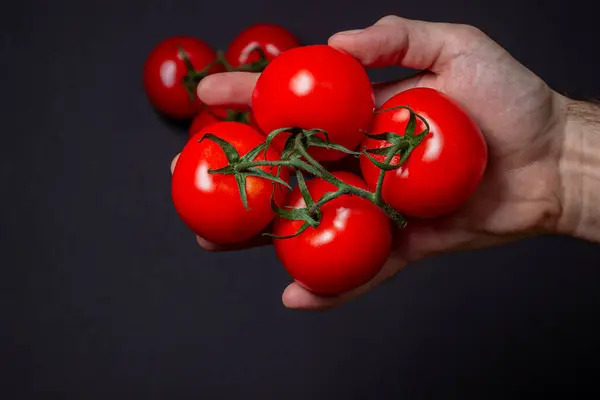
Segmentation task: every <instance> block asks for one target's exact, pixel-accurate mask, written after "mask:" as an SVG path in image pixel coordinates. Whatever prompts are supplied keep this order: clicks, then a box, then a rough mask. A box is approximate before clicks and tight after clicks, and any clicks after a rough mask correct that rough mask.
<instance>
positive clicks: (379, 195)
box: [375, 143, 401, 202]
mask: <svg viewBox="0 0 600 400" xmlns="http://www.w3.org/2000/svg"><path fill="white" fill-rule="evenodd" d="M400 147H401V143H398V144H397V145H395V146H394V147H393V148H392V150H391V151H390V154H388V156H387V157H386V158H385V161H384V162H385V163H386V164H389V163H391V162H392V159H393V158H394V156H395V155H396V152H397V151H398V150H399V149H400ZM386 172H387V171H384V170H380V171H379V177H378V178H377V186H376V187H375V200H376V201H377V202H382V201H383V181H384V179H385V174H386Z"/></svg>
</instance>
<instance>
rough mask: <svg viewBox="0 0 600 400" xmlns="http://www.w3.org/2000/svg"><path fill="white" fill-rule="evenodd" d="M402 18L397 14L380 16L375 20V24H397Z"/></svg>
mask: <svg viewBox="0 0 600 400" xmlns="http://www.w3.org/2000/svg"><path fill="white" fill-rule="evenodd" d="M401 19H402V18H400V17H399V16H397V15H391V14H390V15H386V16H385V17H383V18H380V19H379V20H378V21H377V22H375V25H386V24H396V23H398V22H400V20H401Z"/></svg>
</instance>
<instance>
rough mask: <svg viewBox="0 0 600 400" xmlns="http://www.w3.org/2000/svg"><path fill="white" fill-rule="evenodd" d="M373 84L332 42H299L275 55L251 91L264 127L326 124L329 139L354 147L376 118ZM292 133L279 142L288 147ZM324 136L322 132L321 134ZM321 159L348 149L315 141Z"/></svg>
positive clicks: (337, 157)
mask: <svg viewBox="0 0 600 400" xmlns="http://www.w3.org/2000/svg"><path fill="white" fill-rule="evenodd" d="M374 104H375V103H374V97H373V89H372V86H371V82H370V80H369V76H368V75H367V73H366V71H365V70H364V68H363V67H362V65H361V64H360V63H359V62H358V61H357V60H356V59H355V58H353V57H352V56H351V55H349V54H348V53H345V52H343V51H341V50H337V49H335V48H333V47H330V46H327V45H312V46H302V47H296V48H293V49H290V50H288V51H286V52H285V53H283V54H281V55H280V56H279V57H277V58H275V59H274V60H273V61H271V63H270V64H269V65H268V66H267V67H266V68H265V70H264V71H263V73H262V74H261V75H260V77H259V78H258V81H257V83H256V86H255V88H254V91H253V94H252V109H253V111H254V117H255V119H256V122H257V123H258V126H260V128H261V130H262V131H263V132H264V133H265V134H268V133H269V132H271V131H273V130H275V129H279V128H285V127H299V128H303V129H315V128H318V129H323V130H325V131H327V132H328V133H329V139H330V141H331V142H333V143H338V144H341V145H343V146H345V147H346V148H349V149H355V148H356V147H357V146H358V145H359V143H360V142H361V140H362V139H363V137H364V135H363V134H362V133H361V130H368V129H369V128H370V125H371V121H372V119H373V108H374ZM287 136H288V135H279V136H278V137H277V138H278V139H277V140H276V141H275V142H274V144H275V145H276V146H278V147H279V148H283V144H284V143H285V138H286V137H287ZM319 136H320V137H321V138H323V139H324V136H323V135H322V134H319ZM309 150H310V154H311V155H312V156H313V157H315V158H316V159H317V160H319V161H334V160H340V159H341V158H343V157H344V156H345V154H344V153H342V152H340V151H336V150H328V149H323V148H316V147H311V148H310V149H309Z"/></svg>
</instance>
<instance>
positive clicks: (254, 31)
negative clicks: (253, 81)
mask: <svg viewBox="0 0 600 400" xmlns="http://www.w3.org/2000/svg"><path fill="white" fill-rule="evenodd" d="M298 46H300V43H299V42H298V39H296V37H295V36H294V35H293V34H292V33H291V32H290V31H288V30H287V29H285V28H284V27H282V26H280V25H276V24H254V25H251V26H249V27H248V28H246V29H244V30H243V31H242V32H240V33H239V34H238V35H237V36H236V37H235V38H234V39H233V41H232V42H231V43H230V44H229V47H228V48H227V51H226V52H225V59H226V60H227V62H228V63H229V65H231V66H232V67H239V66H240V65H243V64H249V63H252V62H255V61H258V60H259V53H257V52H256V51H254V50H255V49H257V48H260V49H261V50H262V51H263V53H264V54H265V57H266V59H267V60H268V61H271V60H273V59H274V58H275V57H277V56H278V55H279V54H281V53H282V52H284V51H286V50H289V49H291V48H294V47H298Z"/></svg>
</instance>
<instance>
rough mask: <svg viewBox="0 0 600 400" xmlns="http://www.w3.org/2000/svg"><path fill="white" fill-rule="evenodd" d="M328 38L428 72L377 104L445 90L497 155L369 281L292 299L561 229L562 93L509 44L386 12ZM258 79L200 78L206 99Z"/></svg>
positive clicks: (401, 241) (380, 88) (380, 96)
mask: <svg viewBox="0 0 600 400" xmlns="http://www.w3.org/2000/svg"><path fill="white" fill-rule="evenodd" d="M329 45H331V46H334V47H337V48H339V49H342V50H345V51H347V52H349V53H350V54H352V55H353V56H355V57H356V58H357V59H358V60H359V61H360V62H361V63H362V64H363V65H364V66H365V67H385V66H392V65H401V66H404V67H408V68H413V69H417V70H424V71H425V72H420V73H418V74H417V75H415V76H413V77H411V78H408V79H404V80H400V81H396V82H386V83H381V84H376V85H374V86H375V92H376V102H377V106H380V105H381V104H382V103H383V102H385V101H386V100H387V99H389V98H390V97H392V96H393V95H394V94H396V93H398V92H400V91H403V90H406V89H408V88H411V87H415V86H425V87H432V88H435V89H437V90H439V91H441V92H444V93H446V94H448V95H449V96H450V97H452V98H453V99H455V100H456V101H457V102H459V103H460V104H461V105H462V106H463V107H464V108H465V109H466V110H467V111H468V112H469V113H470V114H471V116H472V117H473V118H474V120H475V121H476V122H477V124H478V125H479V126H480V127H481V129H482V131H483V132H484V134H485V137H486V140H487V143H488V146H489V157H490V159H489V164H488V169H487V171H486V174H485V176H484V179H483V180H482V182H481V184H480V186H479V188H478V190H477V191H476V193H475V194H474V195H473V196H472V198H471V199H470V201H469V202H468V204H467V205H466V206H465V207H464V208H463V209H461V211H459V212H457V213H455V214H452V215H449V216H447V217H444V218H440V219H436V220H432V221H427V222H422V221H419V222H417V221H412V222H411V223H409V226H408V227H407V228H406V229H405V230H403V231H402V232H401V233H400V234H399V235H397V238H396V242H395V243H396V247H395V249H394V251H393V253H392V255H391V257H390V259H389V260H388V262H387V263H386V264H385V266H384V267H383V268H382V270H381V271H380V273H379V274H378V275H377V276H376V277H375V278H373V280H372V281H370V282H368V283H367V284H365V285H364V286H362V287H360V288H357V289H355V290H353V291H351V292H348V293H345V294H342V295H340V296H336V297H322V296H318V295H315V294H313V293H310V292H308V291H307V290H305V289H303V288H302V287H301V286H299V285H297V284H295V283H292V284H290V285H289V286H288V287H287V288H286V290H285V292H284V293H283V302H284V304H285V305H286V306H288V307H291V308H302V309H323V308H329V307H333V306H336V305H339V304H341V303H343V302H346V301H348V300H351V299H354V298H356V297H358V296H360V295H361V294H363V293H365V292H367V291H369V290H371V289H373V288H374V287H376V286H377V285H379V284H380V283H382V282H383V281H385V280H386V279H388V278H390V277H391V276H392V275H394V274H396V273H397V272H398V271H399V270H400V269H402V268H403V267H405V266H406V265H407V264H409V263H411V262H415V261H418V260H420V259H422V258H424V257H428V256H431V255H434V254H438V253H442V252H449V251H456V250H465V249H475V248H480V247H484V246H493V245H498V244H502V243H506V242H508V241H510V240H514V239H517V238H521V237H525V236H529V235H534V234H540V233H546V232H555V231H556V230H557V229H558V224H559V221H560V218H561V210H562V199H563V187H562V183H561V175H560V172H559V162H560V158H561V154H562V151H561V149H562V146H563V142H564V135H565V133H564V125H565V120H566V115H565V112H564V111H563V110H564V108H565V107H564V106H565V98H564V97H562V96H560V95H559V94H557V93H556V92H554V91H552V90H551V89H550V88H549V87H548V86H547V85H546V84H545V83H544V82H543V81H542V80H541V79H540V78H538V77H537V76H536V75H534V74H533V73H532V72H531V71H529V70H528V69H526V68H525V67H524V66H523V65H521V64H520V63H519V62H517V61H516V60H515V59H514V58H512V57H511V55H510V54H509V53H507V52H506V51H505V50H504V49H503V48H502V47H500V46H499V45H498V44H496V43H495V42H493V41H492V40H491V39H490V38H489V37H487V36H486V35H485V34H484V33H482V32H481V31H479V30H477V29H475V28H473V27H470V26H464V25H454V24H444V23H430V22H423V21H415V20H408V19H403V18H399V17H395V16H388V17H385V18H382V19H381V20H379V21H378V22H377V23H376V24H374V25H373V26H370V27H368V28H366V29H364V30H356V31H348V32H341V33H338V34H335V35H333V36H332V37H331V38H330V39H329ZM257 77H258V75H256V74H251V73H241V72H237V73H235V72H232V73H223V74H215V75H212V76H209V77H207V78H205V79H204V80H203V81H202V82H201V83H200V85H199V86H198V96H199V97H200V99H201V100H202V101H203V102H205V103H207V104H209V105H223V104H236V103H238V104H249V102H250V98H251V94H252V89H253V86H254V84H255V82H256V79H257ZM174 162H176V159H175V160H174ZM173 165H174V164H173ZM198 242H199V243H200V245H201V246H202V247H204V248H206V249H209V250H219V249H218V248H216V247H215V246H214V245H212V244H211V243H207V242H206V241H204V240H203V239H202V238H199V239H198Z"/></svg>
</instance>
